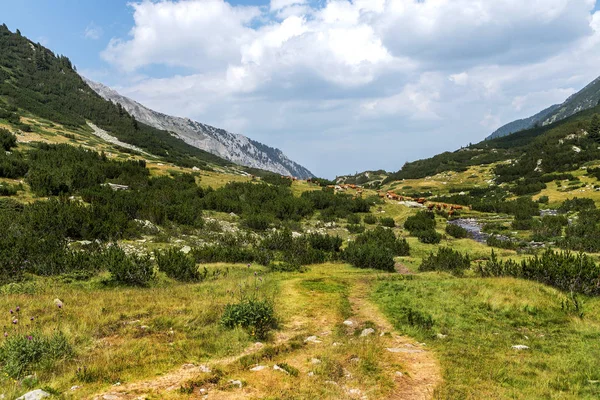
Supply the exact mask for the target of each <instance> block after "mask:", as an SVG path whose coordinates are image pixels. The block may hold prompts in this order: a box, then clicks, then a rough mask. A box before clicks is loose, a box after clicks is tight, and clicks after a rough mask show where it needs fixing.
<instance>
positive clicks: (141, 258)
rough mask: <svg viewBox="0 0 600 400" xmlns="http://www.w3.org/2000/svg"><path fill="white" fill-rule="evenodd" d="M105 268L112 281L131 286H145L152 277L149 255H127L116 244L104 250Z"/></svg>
mask: <svg viewBox="0 0 600 400" xmlns="http://www.w3.org/2000/svg"><path fill="white" fill-rule="evenodd" d="M104 260H105V261H106V269H108V271H109V272H110V274H111V276H112V278H113V280H114V281H116V282H119V283H123V284H125V285H131V286H146V285H148V283H149V282H150V281H151V280H152V279H153V278H154V273H155V271H154V265H153V263H152V260H151V259H150V255H148V254H145V255H137V254H131V255H128V254H127V253H125V252H124V251H123V249H121V248H120V247H118V246H110V247H109V248H108V249H107V250H106V251H105V252H104Z"/></svg>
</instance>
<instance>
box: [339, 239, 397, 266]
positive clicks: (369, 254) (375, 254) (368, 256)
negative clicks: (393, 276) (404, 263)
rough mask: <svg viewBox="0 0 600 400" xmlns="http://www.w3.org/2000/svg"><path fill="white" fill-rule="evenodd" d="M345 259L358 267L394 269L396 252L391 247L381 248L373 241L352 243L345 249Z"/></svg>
mask: <svg viewBox="0 0 600 400" xmlns="http://www.w3.org/2000/svg"><path fill="white" fill-rule="evenodd" d="M344 260H346V261H347V262H348V263H350V264H352V266H354V267H356V268H372V269H380V270H383V271H389V272H393V271H394V253H393V252H392V251H391V250H390V249H389V248H386V247H384V248H381V247H379V246H377V245H376V244H375V243H371V242H370V243H365V244H359V243H356V242H352V243H350V244H349V245H348V247H347V248H346V250H344Z"/></svg>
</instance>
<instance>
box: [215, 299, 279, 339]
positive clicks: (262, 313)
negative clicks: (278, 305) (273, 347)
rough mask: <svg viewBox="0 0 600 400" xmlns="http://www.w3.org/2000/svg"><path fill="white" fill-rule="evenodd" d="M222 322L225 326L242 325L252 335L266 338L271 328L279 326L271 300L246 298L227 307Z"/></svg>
mask: <svg viewBox="0 0 600 400" xmlns="http://www.w3.org/2000/svg"><path fill="white" fill-rule="evenodd" d="M221 324H222V325H223V326H224V327H225V328H229V329H233V328H236V327H241V328H243V329H246V330H247V331H248V332H249V333H250V335H251V336H254V337H256V338H257V339H260V340H262V339H265V338H266V336H267V335H268V333H269V331H270V330H271V329H274V328H276V327H277V320H276V319H275V311H274V308H273V303H272V302H271V301H269V300H261V299H244V300H241V301H239V302H237V303H232V304H228V305H227V306H226V307H225V311H224V312H223V316H222V317H221Z"/></svg>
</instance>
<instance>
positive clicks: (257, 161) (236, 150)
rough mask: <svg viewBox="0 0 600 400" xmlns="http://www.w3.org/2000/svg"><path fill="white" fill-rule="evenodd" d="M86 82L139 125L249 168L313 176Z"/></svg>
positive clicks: (269, 153) (247, 143) (265, 150)
mask: <svg viewBox="0 0 600 400" xmlns="http://www.w3.org/2000/svg"><path fill="white" fill-rule="evenodd" d="M83 79H84V80H85V82H86V83H87V84H88V85H89V86H90V87H91V88H92V89H93V90H94V91H95V92H96V93H98V94H99V95H100V96H102V97H103V98H104V99H106V100H109V101H112V102H114V103H118V104H120V105H121V106H122V107H123V108H124V109H125V110H126V111H127V112H128V113H129V114H131V115H132V116H133V117H135V119H136V120H138V121H139V122H142V123H144V124H146V125H150V126H152V127H154V128H157V129H161V130H165V131H168V132H171V133H172V134H173V135H175V136H177V137H178V138H180V139H181V140H183V141H184V142H186V143H187V144H189V145H191V146H194V147H196V148H199V149H201V150H204V151H207V152H209V153H211V154H214V155H217V156H219V157H221V158H224V159H226V160H229V161H231V162H233V163H236V164H239V165H243V166H246V167H253V168H259V169H264V170H267V171H271V172H275V173H277V174H281V175H286V176H287V175H289V176H295V177H297V178H301V179H306V178H311V177H313V174H312V173H311V172H310V171H309V170H308V169H306V168H304V167H303V166H301V165H299V164H297V163H295V162H294V161H292V160H290V159H289V158H288V157H287V156H286V155H285V154H283V152H281V150H279V149H275V148H272V147H269V146H267V145H264V144H262V143H259V142H256V141H254V140H252V139H249V138H247V137H246V136H243V135H239V134H235V133H231V132H228V131H226V130H224V129H219V128H215V127H213V126H210V125H206V124H202V123H200V122H196V121H192V120H191V119H189V118H180V117H173V116H170V115H166V114H163V113H160V112H157V111H154V110H151V109H149V108H147V107H145V106H143V105H142V104H140V103H138V102H136V101H134V100H132V99H129V98H127V97H125V96H122V95H121V94H119V93H118V92H116V91H114V90H112V89H111V88H109V87H107V86H104V85H102V84H100V83H97V82H94V81H90V80H89V79H86V78H85V77H84V78H83Z"/></svg>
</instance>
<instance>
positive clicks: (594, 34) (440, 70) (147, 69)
mask: <svg viewBox="0 0 600 400" xmlns="http://www.w3.org/2000/svg"><path fill="white" fill-rule="evenodd" d="M2 8H3V11H2V15H1V16H0V20H2V21H0V22H5V23H6V24H7V25H8V26H9V28H11V29H13V30H14V29H16V28H19V29H21V31H22V33H23V34H24V35H27V36H28V37H30V38H31V39H33V40H35V41H39V42H41V43H42V44H44V45H46V46H48V47H49V48H51V49H53V50H54V51H55V52H57V53H61V54H65V55H67V56H69V57H70V58H71V60H72V61H73V62H74V63H75V64H76V65H77V67H78V69H79V71H80V72H82V73H83V74H84V75H86V76H87V77H89V78H91V79H94V80H97V81H100V82H102V83H105V84H107V85H109V86H112V87H113V88H115V89H117V90H119V91H120V92H121V93H122V94H124V95H126V96H129V97H131V98H133V99H135V100H137V101H139V102H141V103H143V104H145V105H147V106H149V107H151V108H153V109H155V110H158V111H161V112H164V113H168V114H173V115H178V116H184V117H190V118H192V119H196V120H198V121H200V122H204V123H208V124H211V125H215V126H217V127H221V128H225V129H228V130H230V131H232V132H236V133H241V134H244V135H247V136H249V137H251V138H253V139H256V140H258V141H261V142H263V143H266V144H268V145H271V146H275V147H279V148H280V149H282V150H283V151H284V152H285V153H286V154H287V155H288V156H289V157H290V158H292V159H294V160H295V161H297V162H299V163H301V164H302V165H304V166H306V167H307V168H309V169H310V170H311V171H313V173H315V174H317V175H319V176H326V177H334V176H335V175H340V174H347V173H354V172H357V171H363V170H367V169H386V170H390V171H395V170H398V169H399V168H401V167H402V165H403V164H404V162H406V161H411V160H415V159H418V158H423V157H427V156H431V155H434V154H437V153H439V152H441V151H445V150H454V149H457V148H459V147H460V146H461V145H465V144H468V143H469V142H478V141H480V140H482V139H483V138H484V137H486V136H487V135H488V134H490V133H491V132H492V131H493V130H495V129H496V128H498V127H499V126H501V125H502V124H504V123H507V122H510V121H512V120H514V119H517V118H523V117H527V116H530V115H532V114H534V113H536V112H538V111H540V110H541V109H543V108H545V107H548V106H550V105H551V104H554V103H559V102H562V101H563V100H564V99H565V98H566V97H568V96H569V95H570V94H572V93H574V92H575V91H578V90H579V89H581V88H582V87H583V86H585V85H586V84H587V83H589V82H590V81H591V80H593V79H595V78H596V77H597V76H599V75H600V13H599V12H597V11H596V10H597V9H599V8H600V7H598V6H597V5H596V1H595V0H527V1H523V0H494V1H490V0H352V1H350V0H270V1H269V0H245V1H244V0H227V1H226V0H171V1H131V2H128V1H124V0H104V1H102V2H87V1H85V2H83V1H78V0H54V1H52V2H49V1H45V0H21V1H18V2H15V1H13V2H10V3H7V4H3V7H2Z"/></svg>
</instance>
